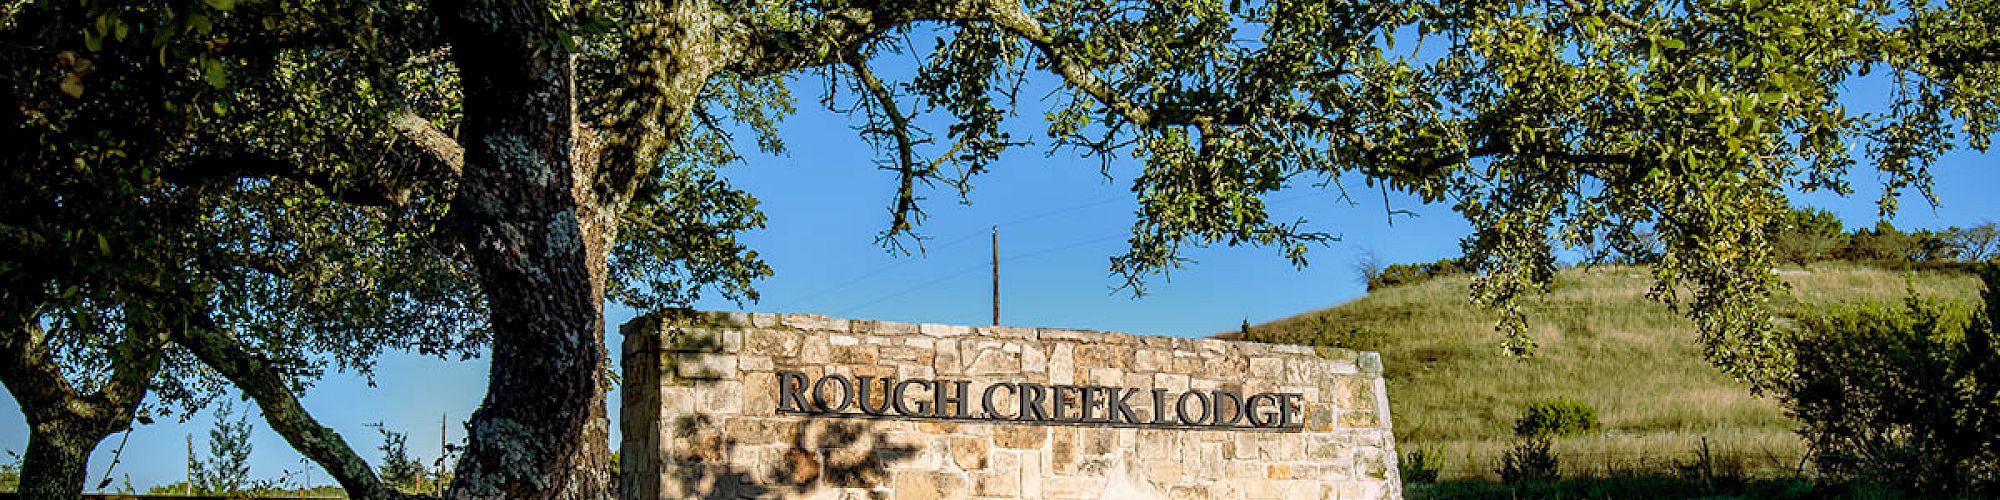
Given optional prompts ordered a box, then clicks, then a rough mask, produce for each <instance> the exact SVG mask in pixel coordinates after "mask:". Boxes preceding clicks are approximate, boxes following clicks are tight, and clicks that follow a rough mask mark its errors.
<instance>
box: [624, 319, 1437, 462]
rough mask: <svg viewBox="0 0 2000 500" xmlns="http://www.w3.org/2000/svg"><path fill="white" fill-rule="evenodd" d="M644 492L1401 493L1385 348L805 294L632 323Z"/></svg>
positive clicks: (634, 420)
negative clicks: (814, 298)
mask: <svg viewBox="0 0 2000 500" xmlns="http://www.w3.org/2000/svg"><path fill="white" fill-rule="evenodd" d="M622 331H623V333H624V335H625V344H624V349H623V353H624V359H623V369H624V377H623V382H622V391H623V402H622V405H623V408H622V410H621V411H622V413H621V419H622V423H621V425H622V426H623V434H624V441H623V442H622V443H621V445H620V449H621V458H620V462H621V467H622V472H621V477H620V478H619V480H620V488H621V493H622V496H623V497H624V498H647V499H651V498H829V499H835V498H856V499H860V498H898V499H900V498H979V499H998V498H1175V499H1181V498H1193V499H1210V498H1212V499H1225V498H1226V499H1237V498H1243V499H1264V498H1270V499H1295V498H1399V497H1400V496H1401V484H1400V481H1399V479H1398V478H1397V475H1396V464H1395V460H1396V458H1395V445H1394V440H1393V438H1392V437H1391V434H1390V427H1389V406H1388V396H1387V394H1386V392H1385V391H1384V389H1383V384H1382V377H1381V373H1382V366H1381V361H1380V357H1379V356H1377V355H1376V354H1375V353H1364V352H1354V351H1348V350H1342V349H1324V348H1321V349H1315V348H1310V347H1301V346H1287V345H1270V344H1261V343H1254V342H1231V341H1222V340H1212V339H1182V338H1168V337H1142V336H1134V335H1127V334H1120V333H1101V332H1085V331H1077V330H1064V329H1052V328H1039V329H1038V328H1018V327H968V326H951V325H936V324H923V325H917V324H908V323H891V322H882V321H864V320H848V319H839V318H828V317H825V316H819V315H803V314H783V315H778V314H748V313H710V312H691V311H665V312H659V313H653V314H648V315H646V316H642V317H640V318H638V319H635V320H633V321H632V322H630V323H627V324H626V325H624V327H623V328H622Z"/></svg>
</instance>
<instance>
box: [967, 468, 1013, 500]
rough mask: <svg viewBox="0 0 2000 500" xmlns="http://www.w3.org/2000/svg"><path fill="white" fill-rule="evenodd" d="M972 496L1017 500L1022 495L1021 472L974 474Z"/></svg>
mask: <svg viewBox="0 0 2000 500" xmlns="http://www.w3.org/2000/svg"><path fill="white" fill-rule="evenodd" d="M972 494H974V495H980V496H991V497H1002V498H1015V497H1017V496H1019V495H1020V494H1021V471H1019V470H1009V471H1004V472H977V473H973V474H972Z"/></svg>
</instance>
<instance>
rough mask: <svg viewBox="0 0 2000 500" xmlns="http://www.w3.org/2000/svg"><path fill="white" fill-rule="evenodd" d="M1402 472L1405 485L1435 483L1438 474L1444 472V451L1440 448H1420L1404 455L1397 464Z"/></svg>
mask: <svg viewBox="0 0 2000 500" xmlns="http://www.w3.org/2000/svg"><path fill="white" fill-rule="evenodd" d="M1396 468H1397V469H1399V470H1401V471H1402V476H1403V483H1404V484H1413V483H1435V482H1437V480H1438V473H1439V472H1442V471H1444V450H1443V449H1439V448H1418V449H1415V450H1412V451H1410V452H1409V453H1405V454H1403V459H1402V460H1399V461H1397V462H1396Z"/></svg>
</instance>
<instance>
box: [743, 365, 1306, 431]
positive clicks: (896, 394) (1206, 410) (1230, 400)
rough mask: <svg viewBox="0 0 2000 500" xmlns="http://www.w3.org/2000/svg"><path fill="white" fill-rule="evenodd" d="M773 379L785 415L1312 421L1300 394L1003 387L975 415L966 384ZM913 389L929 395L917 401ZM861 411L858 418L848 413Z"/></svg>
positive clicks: (1175, 424) (1271, 425)
mask: <svg viewBox="0 0 2000 500" xmlns="http://www.w3.org/2000/svg"><path fill="white" fill-rule="evenodd" d="M774 375H776V381H777V384H776V385H777V387H776V389H777V391H778V401H777V403H778V412H780V413H804V414H832V415H829V416H859V417H884V418H898V417H900V418H920V419H946V420H1009V421H1015V422H1023V423H1034V422H1048V423H1060V424H1072V425H1074V424H1086V425H1087V424H1098V425H1117V426H1130V427H1168V428H1185V427H1210V428H1217V427H1219V428H1235V429H1300V428H1303V427H1304V421H1305V414H1304V413H1305V401H1304V400H1305V395H1303V394H1299V393H1281V392H1264V393H1256V394H1249V395H1247V396H1246V395H1244V394H1242V393H1240V392H1237V391H1229V390H1190V391H1186V392H1182V393H1179V394H1175V393H1174V392H1172V391H1169V390H1167V389H1157V388H1156V389H1150V390H1146V389H1137V388H1127V387H1106V386H1095V385H1064V384H1057V385H1043V384H1036V383H1028V382H998V383H994V384H991V385H986V386H985V387H984V388H983V391H982V392H981V393H980V398H979V407H978V408H977V409H975V408H974V407H973V405H972V401H971V399H972V390H973V388H974V384H973V382H971V381H967V380H929V379H903V380H898V379H896V378H895V377H879V378H878V377H871V376H855V377H852V378H850V377H849V376H847V375H842V374H837V373H836V374H828V375H826V376H824V377H819V379H817V380H814V379H813V378H812V377H809V376H807V375H806V374H805V373H804V372H798V371H781V372H777V373H775V374H774ZM912 388H914V389H915V390H917V391H929V392H930V394H922V393H911V390H912ZM1142 392H1146V393H1150V395H1151V396H1152V398H1151V399H1152V407H1151V412H1150V415H1151V416H1150V418H1143V419H1142V418H1140V417H1139V412H1138V410H1137V407H1135V406H1134V405H1133V401H1132V399H1133V398H1134V397H1136V396H1139V395H1140V394H1141V393H1142ZM878 397H880V398H881V400H880V402H877V400H876V398H878ZM1001 401H1016V402H1019V403H1020V405H1019V406H1018V408H1017V409H1016V410H1015V411H1014V412H1012V414H1008V413H1006V412H1002V411H1001V410H1000V406H1001V404H1000V402H1001ZM857 403H859V404H857ZM855 407H858V409H857V410H856V411H855V412H853V413H847V411H848V409H849V408H855ZM1246 422H1247V424H1246Z"/></svg>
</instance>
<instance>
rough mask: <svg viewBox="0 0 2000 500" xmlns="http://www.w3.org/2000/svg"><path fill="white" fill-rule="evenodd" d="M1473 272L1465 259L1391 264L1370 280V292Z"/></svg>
mask: <svg viewBox="0 0 2000 500" xmlns="http://www.w3.org/2000/svg"><path fill="white" fill-rule="evenodd" d="M1472 271H1473V269H1472V268H1470V267H1467V266H1466V265H1465V261H1464V260H1463V259H1450V258H1447V259H1438V260H1437V262H1425V263H1417V264H1390V265H1389V267H1386V268H1383V269H1382V271H1381V272H1379V273H1376V274H1375V275H1374V276H1373V277H1371V278H1369V280H1368V291H1371V292H1372V291H1375V290H1377V289H1381V288H1385V287H1391V286H1402V285H1414V284H1417V283H1423V282H1425V281H1430V279H1431V278H1435V277H1438V276H1445V275H1452V274H1465V273H1470V272H1472Z"/></svg>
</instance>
